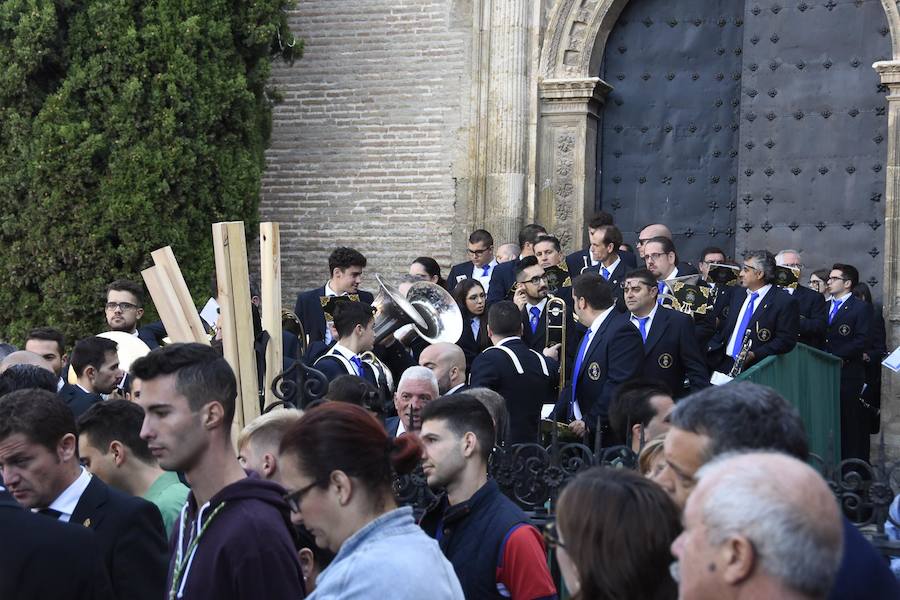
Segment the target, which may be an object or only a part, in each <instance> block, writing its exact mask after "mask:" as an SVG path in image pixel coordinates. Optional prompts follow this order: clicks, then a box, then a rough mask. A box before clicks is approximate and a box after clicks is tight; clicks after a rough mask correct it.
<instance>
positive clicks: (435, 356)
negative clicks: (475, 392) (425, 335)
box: [419, 342, 469, 396]
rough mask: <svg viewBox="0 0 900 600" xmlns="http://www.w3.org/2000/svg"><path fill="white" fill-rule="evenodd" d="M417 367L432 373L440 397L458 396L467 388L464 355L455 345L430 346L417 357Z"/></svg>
mask: <svg viewBox="0 0 900 600" xmlns="http://www.w3.org/2000/svg"><path fill="white" fill-rule="evenodd" d="M419 366H421V367H425V368H426V369H430V370H431V372H432V373H434V376H435V378H436V379H437V383H438V392H440V395H441V396H445V395H448V394H458V393H460V392H462V391H465V390H466V389H468V387H469V386H467V385H466V355H465V353H464V352H463V351H462V348H460V347H459V346H457V345H456V344H451V343H449V342H440V343H437V344H431V345H430V346H428V347H427V348H425V349H424V350H422V354H420V355H419Z"/></svg>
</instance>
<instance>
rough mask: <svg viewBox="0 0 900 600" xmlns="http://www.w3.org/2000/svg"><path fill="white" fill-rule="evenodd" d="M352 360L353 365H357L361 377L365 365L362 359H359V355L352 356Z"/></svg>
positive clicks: (357, 371) (357, 372)
mask: <svg viewBox="0 0 900 600" xmlns="http://www.w3.org/2000/svg"><path fill="white" fill-rule="evenodd" d="M350 362H352V363H353V366H354V367H356V374H357V375H359V376H360V377H362V376H363V366H362V361H361V360H359V357H358V356H351V357H350Z"/></svg>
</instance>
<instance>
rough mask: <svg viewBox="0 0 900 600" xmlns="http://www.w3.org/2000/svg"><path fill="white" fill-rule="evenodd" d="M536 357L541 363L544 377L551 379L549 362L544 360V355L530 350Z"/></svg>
mask: <svg viewBox="0 0 900 600" xmlns="http://www.w3.org/2000/svg"><path fill="white" fill-rule="evenodd" d="M529 350H531V351H532V352H534V355H535V356H537V357H538V360H539V361H541V371H543V372H544V377H550V371H549V370H548V369H547V361H546V360H545V359H544V355H543V354H541V353H540V352H538V351H537V350H533V349H531V348H529Z"/></svg>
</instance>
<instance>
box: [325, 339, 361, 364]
mask: <svg viewBox="0 0 900 600" xmlns="http://www.w3.org/2000/svg"><path fill="white" fill-rule="evenodd" d="M331 349H332V350H334V351H335V352H337V353H338V354H340V355H341V356H343V357H344V358H346V359H347V360H350V359H351V358H356V354H354V353H353V352H352V351H351V350H350V348H348V347H347V346H342V345H341V343H340V342H337V343H336V344H335V345H334V346H332V347H331Z"/></svg>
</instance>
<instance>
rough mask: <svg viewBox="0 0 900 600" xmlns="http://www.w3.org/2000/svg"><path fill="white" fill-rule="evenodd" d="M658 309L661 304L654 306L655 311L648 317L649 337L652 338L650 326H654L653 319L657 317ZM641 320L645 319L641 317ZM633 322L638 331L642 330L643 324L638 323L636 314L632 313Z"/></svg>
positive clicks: (647, 328)
mask: <svg viewBox="0 0 900 600" xmlns="http://www.w3.org/2000/svg"><path fill="white" fill-rule="evenodd" d="M658 308H659V304H654V305H653V309H652V310H651V311H650V314H649V315H647V317H648V318H649V320H648V321H647V325H646V330H647V337H650V326H651V325H653V317H655V316H656V309H658ZM641 318H643V317H641ZM631 322H632V324H633V325H634V326H635V327H636V328H637V330H638V331H640V330H641V324H640V322H639V321H638V317H637V315H635V314H634V313H631Z"/></svg>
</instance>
